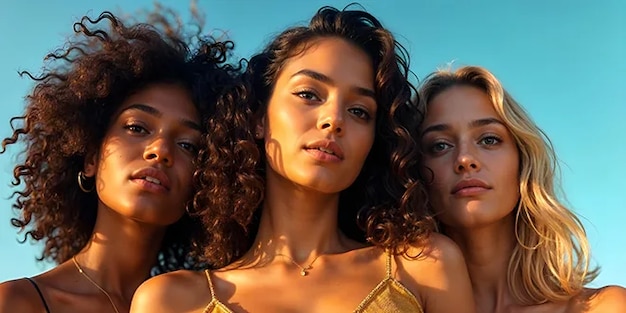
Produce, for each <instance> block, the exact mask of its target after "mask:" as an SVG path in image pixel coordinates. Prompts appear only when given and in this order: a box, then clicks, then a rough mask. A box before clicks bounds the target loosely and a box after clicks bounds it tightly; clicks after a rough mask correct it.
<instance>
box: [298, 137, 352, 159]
mask: <svg viewBox="0 0 626 313" xmlns="http://www.w3.org/2000/svg"><path fill="white" fill-rule="evenodd" d="M304 149H306V150H318V151H321V152H322V153H325V154H329V155H333V156H335V157H337V158H339V159H340V160H343V158H344V154H343V150H341V147H340V146H339V145H338V144H337V143H336V142H334V141H332V140H327V139H324V140H318V141H314V142H310V143H308V144H306V145H305V146H304Z"/></svg>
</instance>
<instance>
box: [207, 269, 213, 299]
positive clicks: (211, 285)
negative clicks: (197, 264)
mask: <svg viewBox="0 0 626 313" xmlns="http://www.w3.org/2000/svg"><path fill="white" fill-rule="evenodd" d="M204 273H205V274H206V279H207V280H208V281H209V289H210V290H211V300H213V299H215V290H214V289H213V281H212V280H211V273H210V272H209V270H204Z"/></svg>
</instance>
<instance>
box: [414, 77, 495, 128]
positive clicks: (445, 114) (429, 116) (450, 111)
mask: <svg viewBox="0 0 626 313" xmlns="http://www.w3.org/2000/svg"><path fill="white" fill-rule="evenodd" d="M484 118H498V113H497V112H496V110H495V108H494V105H493V103H492V101H491V99H490V98H489V96H488V95H487V93H486V92H484V91H482V90H481V89H479V88H476V87H473V86H466V85H457V86H452V87H450V88H448V89H446V90H444V91H443V92H441V93H440V94H438V95H437V96H435V97H433V98H432V100H431V101H430V103H429V104H428V107H427V111H426V116H425V119H424V125H430V124H439V123H445V124H452V123H457V122H468V121H474V120H477V119H484Z"/></svg>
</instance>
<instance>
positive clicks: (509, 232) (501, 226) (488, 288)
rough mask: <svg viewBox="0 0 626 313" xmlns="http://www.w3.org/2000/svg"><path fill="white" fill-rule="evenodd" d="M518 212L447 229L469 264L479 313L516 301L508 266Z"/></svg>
mask: <svg viewBox="0 0 626 313" xmlns="http://www.w3.org/2000/svg"><path fill="white" fill-rule="evenodd" d="M514 218H515V217H514V215H513V214H509V215H508V216H507V217H506V218H504V219H502V220H501V221H499V222H498V223H495V224H491V225H486V226H481V227H472V228H446V234H447V235H448V236H449V237H450V238H452V240H454V241H455V242H456V243H457V244H458V245H459V247H460V248H461V250H462V251H463V256H464V257H465V261H466V263H467V269H468V271H469V274H470V278H471V281H472V289H473V292H474V297H475V300H476V306H477V309H478V310H477V311H478V312H495V311H500V309H501V308H505V307H508V306H509V305H511V304H513V303H514V302H515V301H514V299H513V297H512V295H511V292H510V289H509V286H508V266H509V260H510V258H511V254H512V253H513V248H514V247H515V245H516V239H515V220H514Z"/></svg>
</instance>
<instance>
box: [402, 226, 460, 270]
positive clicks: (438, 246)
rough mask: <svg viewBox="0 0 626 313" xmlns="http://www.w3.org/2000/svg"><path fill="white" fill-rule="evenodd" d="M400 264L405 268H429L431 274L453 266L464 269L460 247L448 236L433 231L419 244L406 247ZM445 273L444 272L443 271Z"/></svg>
mask: <svg viewBox="0 0 626 313" xmlns="http://www.w3.org/2000/svg"><path fill="white" fill-rule="evenodd" d="M401 262H402V265H403V266H405V267H406V268H407V269H411V268H415V269H426V268H427V269H429V270H434V271H435V272H434V273H433V274H436V273H439V272H440V271H438V270H443V271H444V272H445V271H447V270H450V269H453V268H461V269H465V259H464V257H463V253H461V249H459V247H458V246H457V245H456V243H454V241H452V240H451V239H450V238H448V237H446V236H444V235H441V234H438V233H433V234H431V235H430V237H429V238H428V239H427V240H426V241H425V242H424V243H423V244H420V245H411V246H410V247H408V250H407V253H406V256H405V257H403V258H402V261H401ZM443 274H445V273H443Z"/></svg>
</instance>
